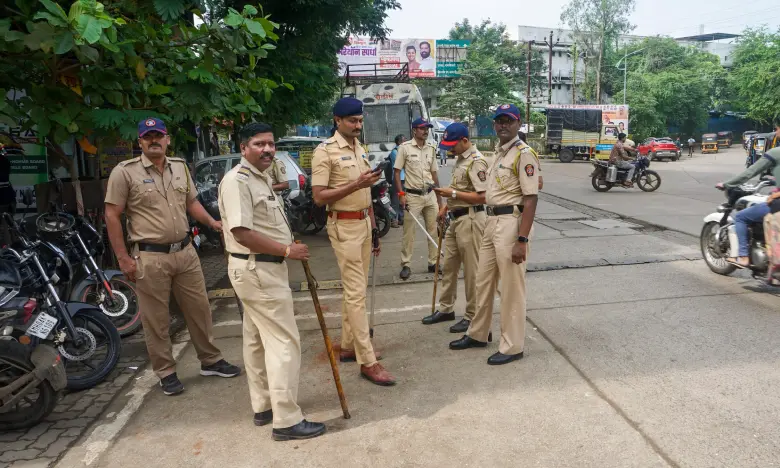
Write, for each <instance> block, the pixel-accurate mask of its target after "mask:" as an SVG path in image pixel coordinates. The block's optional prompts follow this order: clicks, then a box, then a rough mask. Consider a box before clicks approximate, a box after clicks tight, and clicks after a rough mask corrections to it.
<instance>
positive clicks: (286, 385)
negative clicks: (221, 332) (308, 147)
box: [219, 122, 325, 440]
mask: <svg viewBox="0 0 780 468" xmlns="http://www.w3.org/2000/svg"><path fill="white" fill-rule="evenodd" d="M275 154H276V145H275V144H274V134H273V131H272V129H271V126H270V125H268V124H264V123H257V122H254V123H250V124H248V125H246V126H245V127H244V128H243V129H242V130H241V156H242V158H241V164H239V165H237V166H236V167H234V168H233V169H231V170H230V172H228V173H227V174H226V175H225V177H224V178H223V179H222V182H221V183H220V184H219V213H220V215H221V217H222V221H223V223H224V227H225V249H226V250H227V251H228V252H229V253H230V256H229V259H228V277H229V278H230V282H231V284H232V285H233V289H234V290H235V291H236V295H237V296H238V297H239V299H241V303H242V304H243V305H244V363H245V365H246V371H247V380H248V382H249V395H250V397H251V400H252V408H253V409H254V412H255V416H254V422H255V425H257V426H263V425H266V424H268V423H270V422H273V427H274V429H273V431H272V436H273V438H274V440H297V439H308V438H311V437H316V436H318V435H321V434H323V433H325V425H324V424H321V423H313V422H309V421H306V420H305V419H304V418H303V414H302V413H301V408H300V406H298V402H297V401H296V400H297V397H298V377H299V375H300V368H301V339H300V335H299V333H298V325H297V324H296V323H295V316H294V314H293V298H292V291H291V290H290V284H289V278H288V271H287V263H286V260H287V259H292V260H308V259H309V248H308V247H307V246H306V245H304V244H294V243H293V235H292V232H291V230H290V226H289V224H288V223H287V217H286V216H285V214H284V208H283V206H282V203H281V202H280V200H279V196H278V195H276V194H274V189H273V185H272V184H271V176H270V174H269V173H268V171H267V170H268V168H269V167H270V166H271V164H272V161H273V160H274V155H275Z"/></svg>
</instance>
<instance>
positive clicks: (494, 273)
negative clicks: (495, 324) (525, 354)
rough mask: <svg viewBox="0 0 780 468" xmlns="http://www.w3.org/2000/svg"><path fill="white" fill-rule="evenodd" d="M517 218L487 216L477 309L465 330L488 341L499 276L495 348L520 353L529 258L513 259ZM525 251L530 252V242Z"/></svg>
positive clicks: (475, 337) (480, 261) (510, 215)
mask: <svg viewBox="0 0 780 468" xmlns="http://www.w3.org/2000/svg"><path fill="white" fill-rule="evenodd" d="M520 219H521V218H520V217H519V216H518V217H516V216H515V215H513V214H508V215H500V216H488V218H487V222H486V223H485V235H484V236H483V237H482V247H481V248H480V250H479V268H478V272H477V313H476V315H475V316H474V320H472V322H471V325H470V326H469V329H468V331H467V332H466V334H467V335H468V336H470V337H471V338H473V339H475V340H478V341H481V342H483V343H484V342H487V338H488V333H490V325H491V322H492V321H493V300H494V298H495V294H496V285H497V284H498V280H499V278H500V279H501V290H500V295H501V341H500V342H499V345H498V351H499V352H501V353H503V354H518V353H521V352H522V351H523V347H524V345H525V313H526V309H525V307H526V302H525V267H526V264H527V263H528V259H526V261H525V262H523V263H521V264H519V265H518V264H515V263H512V247H514V245H515V242H517V232H518V229H519V228H520ZM531 233H533V229H532V230H531ZM527 252H528V254H529V255H530V252H531V246H530V243H529V245H528V247H527Z"/></svg>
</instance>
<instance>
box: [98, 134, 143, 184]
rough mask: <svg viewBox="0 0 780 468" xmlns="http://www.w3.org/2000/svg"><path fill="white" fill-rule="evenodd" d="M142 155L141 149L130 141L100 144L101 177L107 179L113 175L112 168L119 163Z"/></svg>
mask: <svg viewBox="0 0 780 468" xmlns="http://www.w3.org/2000/svg"><path fill="white" fill-rule="evenodd" d="M138 156H141V149H140V148H138V147H137V145H135V147H134V145H133V144H132V143H131V142H129V141H122V140H120V141H117V142H116V143H115V144H113V145H100V149H99V150H98V161H99V164H100V178H101V179H106V178H108V176H109V175H111V170H113V169H114V167H116V165H117V164H119V163H121V162H122V161H125V160H127V159H131V158H136V157H138Z"/></svg>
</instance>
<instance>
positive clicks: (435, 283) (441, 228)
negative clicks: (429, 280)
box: [431, 220, 447, 315]
mask: <svg viewBox="0 0 780 468" xmlns="http://www.w3.org/2000/svg"><path fill="white" fill-rule="evenodd" d="M446 230H447V224H445V222H444V220H442V222H441V223H439V245H438V248H437V249H438V253H437V254H436V269H435V271H434V273H433V302H432V303H431V315H433V314H434V311H435V310H436V287H437V286H438V284H439V265H441V247H442V244H443V242H442V239H444V232H445V231H446Z"/></svg>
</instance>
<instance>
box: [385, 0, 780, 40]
mask: <svg viewBox="0 0 780 468" xmlns="http://www.w3.org/2000/svg"><path fill="white" fill-rule="evenodd" d="M399 1H400V3H401V6H402V8H403V9H402V10H396V11H392V12H390V14H389V16H388V18H387V26H388V27H389V28H390V29H392V33H391V37H394V38H432V39H442V38H446V37H447V34H448V33H449V30H450V28H451V27H452V26H453V25H454V24H455V23H456V22H458V21H461V20H463V18H468V19H469V21H470V22H472V23H480V22H481V21H482V20H484V19H490V20H492V21H493V22H502V23H504V24H505V25H506V26H507V31H508V32H509V34H510V36H511V37H512V38H513V39H517V26H519V25H524V26H541V27H552V28H558V27H561V26H562V25H561V21H560V16H561V11H562V10H563V7H564V5H566V4H567V3H568V2H567V0H542V1H537V2H531V1H528V0H520V1H518V0H399ZM631 19H632V23H633V24H635V25H636V29H634V31H633V32H632V34H638V35H656V34H661V35H668V36H673V37H681V36H689V35H693V34H698V33H699V25H701V24H704V31H705V32H706V33H713V32H724V33H739V32H741V31H742V30H743V29H744V28H745V27H746V26H759V25H762V24H768V25H770V27H771V28H772V29H775V28H776V27H777V26H776V25H778V24H780V3H778V1H777V0H751V1H741V2H740V1H734V0H729V1H727V0H636V10H635V11H634V13H633V15H632V17H631Z"/></svg>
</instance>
